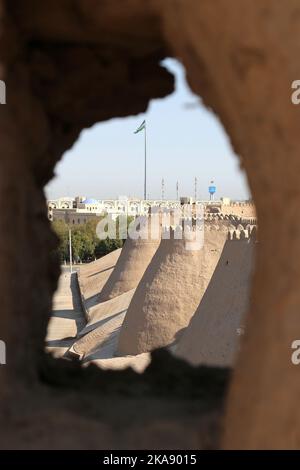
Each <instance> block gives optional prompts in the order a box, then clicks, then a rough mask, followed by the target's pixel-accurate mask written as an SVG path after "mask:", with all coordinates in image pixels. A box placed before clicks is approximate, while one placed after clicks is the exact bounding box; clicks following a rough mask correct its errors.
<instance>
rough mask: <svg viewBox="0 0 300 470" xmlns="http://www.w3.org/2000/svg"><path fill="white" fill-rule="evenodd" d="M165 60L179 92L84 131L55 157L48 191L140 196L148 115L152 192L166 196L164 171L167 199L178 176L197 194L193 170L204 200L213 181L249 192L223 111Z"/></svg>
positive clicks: (225, 189)
mask: <svg viewBox="0 0 300 470" xmlns="http://www.w3.org/2000/svg"><path fill="white" fill-rule="evenodd" d="M163 64H164V65H165V67H166V68H168V70H170V71H171V72H172V73H173V74H174V75H175V77H176V90H175V92H174V93H173V94H172V95H170V96H168V97H166V98H164V99H157V100H152V101H151V102H150V103H149V106H148V109H147V112H146V113H143V114H139V115H137V116H131V117H127V118H122V119H111V120H109V121H106V122H104V123H99V124H96V125H94V126H93V127H91V128H90V129H86V130H84V131H82V133H81V134H80V137H79V139H78V141H77V142H76V143H75V144H74V146H73V147H72V149H70V150H69V151H68V152H66V153H65V155H64V157H63V159H62V161H61V162H59V163H58V165H57V167H56V169H55V173H56V177H55V178H54V179H53V180H52V181H51V182H50V183H49V184H48V185H47V186H46V188H45V189H46V195H47V197H48V198H57V197H61V196H76V195H84V196H89V197H94V198H97V199H108V198H116V197H118V196H119V195H127V196H132V197H134V196H136V197H142V196H143V184H144V173H143V172H144V136H143V132H140V133H138V134H134V131H135V130H136V128H137V127H138V126H139V125H140V124H141V122H142V121H143V120H144V119H146V123H147V139H148V145H147V154H148V191H147V192H148V197H149V198H160V197H161V180H162V178H164V181H165V198H166V199H167V198H169V199H173V198H175V197H176V182H177V180H178V181H179V195H180V196H193V195H194V178H195V177H197V179H198V197H199V199H207V198H208V185H209V183H210V181H211V180H214V182H215V184H216V186H217V193H216V198H219V197H222V196H228V197H231V198H232V199H245V198H247V197H249V189H248V185H247V180H246V177H245V174H244V172H242V171H241V170H240V168H239V163H238V159H237V157H236V155H235V154H234V153H233V151H232V148H231V146H230V142H229V139H228V137H227V135H226V133H225V131H224V130H223V127H222V126H221V124H220V123H219V120H218V118H217V117H216V116H215V115H214V114H213V113H212V112H210V111H208V110H207V109H206V108H205V107H204V106H203V105H202V104H201V100H200V99H199V98H198V97H197V96H195V95H194V94H193V93H192V92H191V90H190V89H189V87H188V85H187V83H186V80H185V70H184V68H183V66H182V65H181V64H180V63H179V62H177V61H175V60H174V59H166V60H164V62H163ZM191 104H192V105H193V106H189V105H191ZM187 105H188V106H187Z"/></svg>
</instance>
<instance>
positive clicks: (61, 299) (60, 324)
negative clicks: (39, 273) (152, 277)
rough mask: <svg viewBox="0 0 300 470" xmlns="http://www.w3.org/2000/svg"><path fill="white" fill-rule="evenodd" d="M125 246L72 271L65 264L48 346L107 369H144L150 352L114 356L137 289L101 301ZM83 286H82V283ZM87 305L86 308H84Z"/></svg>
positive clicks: (49, 331)
mask: <svg viewBox="0 0 300 470" xmlns="http://www.w3.org/2000/svg"><path fill="white" fill-rule="evenodd" d="M120 251H121V250H116V251H115V252H112V253H110V254H109V255H107V256H105V257H103V258H101V259H99V260H97V261H95V262H93V263H90V264H88V265H83V266H81V267H79V268H78V271H79V272H78V281H79V282H77V279H76V276H77V273H73V274H72V275H71V274H70V273H69V272H68V270H67V269H66V268H63V273H62V274H61V277H60V280H59V285H58V289H57V291H56V293H55V295H54V298H53V310H52V315H51V318H50V321H49V324H48V331H47V336H46V350H47V351H49V352H51V353H52V354H53V355H54V356H55V357H63V356H65V357H67V358H70V357H71V356H74V355H75V356H76V357H79V358H80V359H82V362H83V365H84V366H86V365H88V364H89V363H91V362H92V363H94V364H96V365H97V366H99V367H101V368H104V369H123V368H126V367H129V366H130V367H132V368H133V369H134V370H136V371H137V372H142V371H143V370H144V369H145V368H146V367H147V365H148V364H149V362H150V355H149V354H141V355H139V356H124V357H114V355H115V353H116V349H117V343H118V337H119V333H120V329H121V326H122V323H123V320H124V317H125V314H126V311H127V308H128V305H129V303H130V301H131V298H132V296H133V294H134V289H132V290H130V291H128V292H125V293H124V294H122V295H119V296H117V297H115V298H113V299H111V300H109V301H106V302H99V294H100V293H101V289H102V287H103V285H104V284H105V282H106V281H107V279H108V278H109V276H110V274H111V272H112V270H113V268H114V266H115V264H116V262H117V259H118V257H119V255H120ZM79 286H80V287H79ZM83 307H84V308H83Z"/></svg>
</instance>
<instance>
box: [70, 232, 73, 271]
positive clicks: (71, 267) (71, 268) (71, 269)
mask: <svg viewBox="0 0 300 470" xmlns="http://www.w3.org/2000/svg"><path fill="white" fill-rule="evenodd" d="M69 252H70V273H71V274H72V273H73V266H72V264H73V263H72V235H71V229H69Z"/></svg>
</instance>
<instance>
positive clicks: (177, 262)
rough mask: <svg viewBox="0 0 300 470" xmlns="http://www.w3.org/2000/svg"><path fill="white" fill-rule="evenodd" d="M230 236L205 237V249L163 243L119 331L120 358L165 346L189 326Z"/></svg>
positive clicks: (216, 233) (182, 242) (217, 232)
mask: <svg viewBox="0 0 300 470" xmlns="http://www.w3.org/2000/svg"><path fill="white" fill-rule="evenodd" d="M225 239H226V232H224V231H220V230H207V231H205V237H204V246H203V248H202V249H200V250H195V251H193V250H188V249H187V248H186V243H187V242H186V240H185V239H181V240H176V239H174V238H171V239H170V240H162V241H161V243H160V246H159V248H158V250H157V252H156V254H155V255H154V257H153V259H152V261H151V263H150V264H149V266H148V268H147V270H146V271H145V274H144V276H143V278H142V279H141V282H140V284H139V285H138V287H137V289H136V292H135V294H134V296H133V298H132V301H131V303H130V305H129V308H128V310H127V313H126V317H125V320H124V323H123V326H122V329H121V333H120V337H119V345H118V354H119V355H126V354H139V353H142V352H146V351H151V350H152V349H155V348H159V347H162V346H167V345H169V344H170V343H172V342H173V341H174V339H175V335H176V334H177V333H178V332H179V331H180V330H181V329H182V328H184V327H186V326H187V324H188V322H189V320H190V318H191V316H192V315H193V313H194V311H195V309H196V307H197V305H198V304H199V301H200V299H201V297H202V295H203V293H204V292H205V289H206V287H207V285H208V282H209V280H210V277H211V275H212V273H213V270H214V268H215V266H216V264H217V262H218V259H219V256H220V253H221V250H222V247H223V245H224V243H225Z"/></svg>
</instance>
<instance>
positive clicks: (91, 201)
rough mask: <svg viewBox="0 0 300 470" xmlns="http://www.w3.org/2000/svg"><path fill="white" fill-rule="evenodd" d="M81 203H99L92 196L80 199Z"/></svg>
mask: <svg viewBox="0 0 300 470" xmlns="http://www.w3.org/2000/svg"><path fill="white" fill-rule="evenodd" d="M82 203H83V204H99V203H98V201H97V200H96V199H93V198H88V199H85V200H84V201H82Z"/></svg>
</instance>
